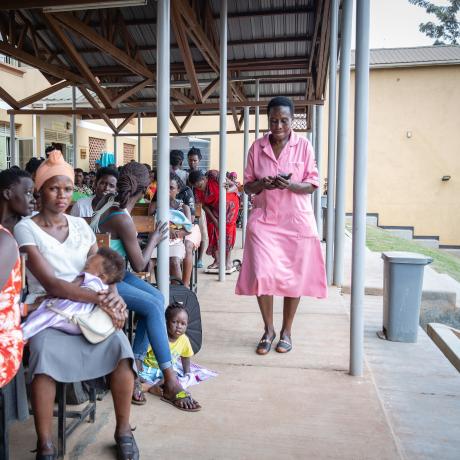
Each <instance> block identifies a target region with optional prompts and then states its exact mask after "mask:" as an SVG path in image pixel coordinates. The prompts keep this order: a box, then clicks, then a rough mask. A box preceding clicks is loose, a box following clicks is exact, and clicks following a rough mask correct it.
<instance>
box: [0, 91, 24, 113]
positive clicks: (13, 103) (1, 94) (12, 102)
mask: <svg viewBox="0 0 460 460" xmlns="http://www.w3.org/2000/svg"><path fill="white" fill-rule="evenodd" d="M0 99H2V100H3V101H5V102H6V103H7V104H8V105H9V106H10V107H13V109H15V110H18V109H19V107H20V106H19V102H18V101H17V100H16V99H15V98H14V97H13V96H11V94H10V93H9V92H8V91H6V90H5V89H3V88H2V87H1V86H0Z"/></svg>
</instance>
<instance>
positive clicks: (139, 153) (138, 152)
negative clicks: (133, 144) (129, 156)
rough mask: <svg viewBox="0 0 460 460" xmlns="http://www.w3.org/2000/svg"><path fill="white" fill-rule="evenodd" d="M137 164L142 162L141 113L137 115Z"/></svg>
mask: <svg viewBox="0 0 460 460" xmlns="http://www.w3.org/2000/svg"><path fill="white" fill-rule="evenodd" d="M137 162H138V163H140V162H141V113H140V112H139V113H138V114H137Z"/></svg>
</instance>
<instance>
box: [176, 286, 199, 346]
mask: <svg viewBox="0 0 460 460" xmlns="http://www.w3.org/2000/svg"><path fill="white" fill-rule="evenodd" d="M173 302H178V303H180V304H182V305H183V306H184V307H185V309H186V310H187V313H188V327H187V332H186V334H187V337H188V338H189V339H190V343H191V344H192V348H193V352H194V353H195V354H196V353H198V352H199V351H200V349H201V342H202V329H201V312H200V304H199V303H198V299H197V297H196V294H195V293H194V292H193V291H192V290H190V289H189V288H187V287H185V286H184V284H183V283H182V281H181V280H179V279H176V278H172V279H171V284H170V286H169V303H173Z"/></svg>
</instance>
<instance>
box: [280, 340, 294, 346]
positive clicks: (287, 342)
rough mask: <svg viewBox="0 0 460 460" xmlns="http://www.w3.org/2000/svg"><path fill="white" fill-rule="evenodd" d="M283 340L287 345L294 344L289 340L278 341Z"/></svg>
mask: <svg viewBox="0 0 460 460" xmlns="http://www.w3.org/2000/svg"><path fill="white" fill-rule="evenodd" d="M281 342H283V343H285V344H286V345H289V346H291V345H292V343H291V342H289V341H288V340H284V339H280V340H279V342H278V343H281Z"/></svg>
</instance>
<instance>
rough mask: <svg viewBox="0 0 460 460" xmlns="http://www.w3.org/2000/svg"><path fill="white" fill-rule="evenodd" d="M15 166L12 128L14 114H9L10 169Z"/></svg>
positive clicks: (14, 135)
mask: <svg viewBox="0 0 460 460" xmlns="http://www.w3.org/2000/svg"><path fill="white" fill-rule="evenodd" d="M15 165H17V160H16V127H15V126H14V113H12V114H10V167H11V166H15Z"/></svg>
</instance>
